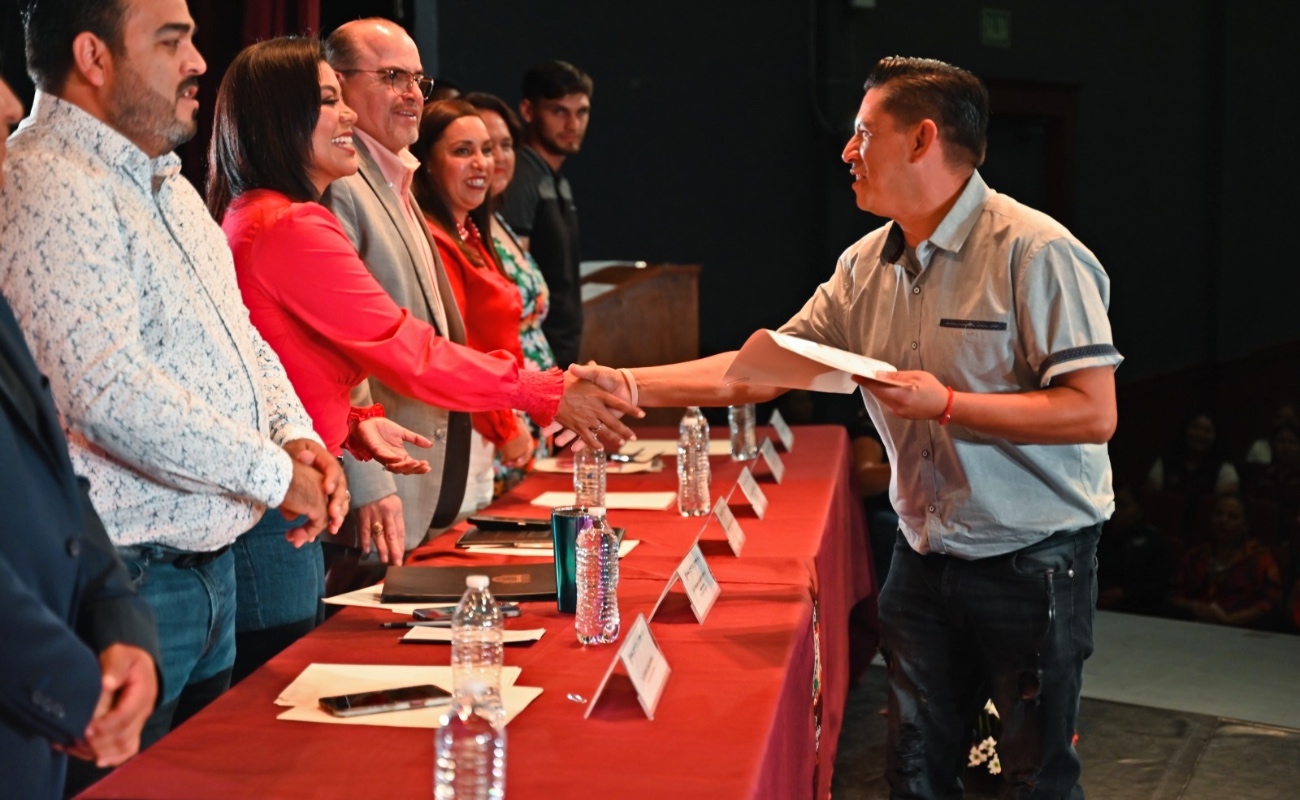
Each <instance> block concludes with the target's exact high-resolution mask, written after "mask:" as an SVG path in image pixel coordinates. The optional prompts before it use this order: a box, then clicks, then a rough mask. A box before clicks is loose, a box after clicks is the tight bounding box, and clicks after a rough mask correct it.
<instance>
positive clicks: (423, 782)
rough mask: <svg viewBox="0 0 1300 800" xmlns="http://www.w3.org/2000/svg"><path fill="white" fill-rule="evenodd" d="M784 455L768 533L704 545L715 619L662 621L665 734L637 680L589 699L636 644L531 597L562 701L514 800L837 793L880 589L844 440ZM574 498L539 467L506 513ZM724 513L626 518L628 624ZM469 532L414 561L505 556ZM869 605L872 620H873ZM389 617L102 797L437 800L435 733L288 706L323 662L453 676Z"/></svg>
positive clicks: (312, 645)
mask: <svg viewBox="0 0 1300 800" xmlns="http://www.w3.org/2000/svg"><path fill="white" fill-rule="evenodd" d="M796 437H797V438H796V443H795V447H794V450H793V452H790V453H782V457H783V460H784V461H785V463H786V473H785V479H784V481H783V482H782V483H780V484H777V483H775V482H774V481H773V480H772V479H771V477H770V476H768V475H767V473H766V472H765V471H764V470H763V469H759V470H758V476H759V482H760V485H761V486H762V488H763V490H764V492H765V493H766V494H767V496H768V498H769V500H770V507H769V509H768V512H767V515H766V517H765V518H764V519H762V520H760V519H758V518H757V517H756V516H754V514H753V513H752V510H751V509H749V507H748V506H747V505H746V504H745V503H744V501H743V497H742V496H741V495H740V492H739V491H736V492H735V494H734V496H733V497H732V503H733V506H734V507H735V510H736V512H737V518H738V520H739V521H740V523H741V525H742V527H743V528H744V530H745V533H746V535H747V537H748V541H747V544H746V546H745V549H744V552H743V554H742V556H741V557H739V558H736V557H734V556H733V555H732V554H731V551H730V549H729V547H728V545H727V543H726V540H725V537H724V536H723V533H722V530H721V527H720V526H719V525H718V523H717V522H716V521H714V522H711V523H709V524H708V527H707V528H705V531H704V534H703V537H702V538H701V540H700V545H701V549H702V550H703V552H704V554H705V556H706V558H707V560H708V562H709V565H710V568H711V569H712V571H713V573H714V575H715V576H716V578H717V580H718V583H719V584H720V586H721V589H722V592H721V595H720V597H719V599H718V601H717V603H716V605H715V606H714V607H713V610H712V611H711V613H710V615H709V617H708V618H707V620H706V621H705V623H704V624H703V625H700V624H697V623H696V621H695V618H694V616H693V615H692V613H691V611H690V608H689V604H688V602H687V600H686V598H685V595H684V594H683V590H682V588H681V586H680V585H679V586H678V587H676V588H675V589H674V590H673V594H671V595H670V596H669V599H668V600H667V601H666V602H665V603H664V605H663V607H661V608H660V610H659V612H658V613H657V614H656V615H655V617H654V619H653V620H652V622H651V626H650V627H651V630H652V632H653V634H654V636H655V638H656V640H657V641H658V643H659V645H660V647H661V648H662V649H663V651H664V655H665V657H666V658H667V661H668V664H669V666H670V667H671V668H672V676H671V678H670V679H669V681H668V684H667V687H666V689H665V691H664V694H663V697H662V699H661V701H660V704H659V708H658V710H657V712H656V715H655V719H654V720H653V721H651V720H648V719H646V718H645V716H644V715H643V713H642V712H641V710H640V707H639V706H638V705H637V703H636V700H635V696H634V694H633V690H632V687H631V684H630V681H628V680H627V679H626V678H625V677H622V676H617V677H616V678H615V680H613V681H612V682H611V684H610V686H609V688H608V689H607V690H606V693H605V696H604V697H603V698H602V700H601V702H600V703H599V704H598V705H597V706H596V708H595V710H594V711H593V713H592V716H591V718H590V719H583V714H584V713H585V711H586V710H587V706H586V705H585V704H584V703H582V702H581V701H582V700H583V699H589V698H590V697H591V696H592V694H593V693H594V692H595V690H596V688H597V685H598V684H599V682H600V679H601V677H602V676H603V675H604V674H605V671H606V669H607V667H608V666H609V664H610V662H611V660H612V659H613V658H614V656H615V653H616V650H617V645H611V646H605V647H586V648H584V647H581V646H580V645H578V643H577V641H576V639H575V638H574V634H573V617H572V615H567V614H559V613H558V612H557V611H556V610H555V605H554V603H553V602H536V603H526V604H524V606H523V614H522V615H521V617H520V618H518V619H517V620H512V621H510V623H509V627H520V628H537V627H544V628H545V629H546V634H545V636H543V638H542V639H541V640H540V641H538V642H536V643H534V644H531V645H527V646H509V647H507V648H506V663H507V664H508V665H517V666H519V667H521V668H522V671H523V672H522V676H521V677H520V679H519V683H520V684H521V685H528V686H540V687H542V689H543V693H542V695H541V696H540V697H539V698H538V699H537V700H535V701H534V702H533V703H532V704H531V705H530V706H529V707H528V708H527V709H526V710H525V711H524V712H523V713H522V714H520V715H519V716H518V717H517V718H516V719H515V720H514V721H513V722H511V724H510V725H509V727H508V729H507V736H508V748H509V749H508V762H507V763H508V767H507V793H508V796H509V797H511V798H512V799H513V800H529V799H530V798H536V799H537V800H554V799H555V798H566V797H583V798H605V797H609V798H632V799H637V798H647V799H648V798H662V797H710V798H738V799H739V798H746V799H748V798H772V800H792V799H793V798H813V797H815V798H826V797H828V796H829V787H830V779H831V768H832V765H833V763H834V760H835V750H836V746H837V742H838V737H839V732H840V727H841V723H842V716H843V709H844V700H845V698H846V696H847V693H848V688H849V684H850V682H851V680H852V678H853V677H854V674H855V672H856V670H858V669H861V668H863V667H865V663H866V660H865V658H861V657H860V656H863V655H867V654H869V653H870V651H871V649H872V648H874V645H875V630H874V625H873V623H874V605H873V603H874V600H873V598H874V594H875V587H874V582H873V578H872V574H871V568H870V562H869V559H868V555H867V553H868V546H867V539H866V532H865V529H864V525H863V520H862V514H861V509H860V503H859V502H858V500H857V497H856V494H855V492H854V490H853V487H852V485H851V478H850V475H851V470H850V448H849V444H848V441H847V437H846V436H845V434H844V431H843V429H841V428H835V427H817V426H813V427H800V428H796ZM665 461H666V462H667V463H666V469H665V470H664V471H663V472H659V473H639V474H631V475H611V476H610V478H609V489H610V491H655V490H664V489H666V488H675V484H676V477H675V475H676V473H675V470H674V464H673V460H672V459H671V458H668V459H665ZM741 466H742V465H739V464H735V463H732V462H731V461H729V460H728V459H726V458H725V457H723V458H718V457H715V458H713V459H712V467H713V490H714V492H715V497H716V496H717V494H718V493H722V492H729V491H731V490H732V487H734V486H735V483H736V479H737V477H738V475H739V473H740V469H741ZM566 488H567V489H569V490H571V488H572V482H571V479H569V478H568V477H567V476H563V475H543V474H534V475H533V476H531V477H530V478H529V479H528V480H527V481H525V482H524V484H523V485H521V486H520V487H519V488H517V489H516V490H515V491H514V492H512V493H510V494H508V495H506V496H505V497H504V498H502V499H501V500H500V501H498V503H497V504H496V505H495V506H494V507H493V509H492V510H493V512H494V513H501V514H518V515H530V516H544V515H545V514H546V511H545V510H544V509H540V508H538V507H535V506H531V505H529V503H528V501H529V500H530V499H531V498H534V497H536V496H537V495H538V494H540V493H541V492H543V491H554V490H565V489H566ZM706 519H708V518H690V519H687V518H682V517H680V516H678V515H677V514H676V513H675V510H670V511H659V512H633V511H611V512H610V520H611V523H612V524H614V525H617V526H620V527H625V528H626V529H627V536H628V538H633V539H637V540H639V541H640V542H641V544H640V545H639V546H638V548H637V549H636V550H634V551H633V552H632V553H631V555H629V556H628V557H627V558H625V559H624V560H623V561H622V564H621V568H620V571H621V582H620V584H619V608H620V613H621V615H622V619H623V623H624V630H627V628H628V627H629V626H630V625H631V623H632V621H633V620H635V619H636V616H637V615H638V614H642V613H644V614H647V615H648V614H649V613H650V611H651V609H652V608H653V606H654V603H655V601H656V600H657V599H658V598H659V596H660V593H661V592H662V590H663V588H664V586H665V585H666V583H667V579H668V577H669V576H670V575H671V574H672V571H673V569H674V568H675V567H676V566H677V564H678V563H679V562H680V561H681V559H682V557H683V556H684V555H685V554H686V552H687V551H688V550H689V548H690V546H691V544H692V542H694V541H695V539H696V537H697V535H699V533H700V530H701V528H702V527H704V526H705V524H706ZM456 535H457V532H455V531H453V532H449V533H448V534H446V535H444V536H442V537H439V538H438V539H437V540H435V541H434V542H432V543H430V544H429V545H428V546H426V547H425V548H422V549H421V550H419V551H417V552H416V554H415V559H414V560H413V563H427V564H457V565H463V564H468V563H490V561H491V560H492V559H493V558H495V559H496V560H498V561H499V560H500V558H501V557H491V556H482V555H470V554H466V553H464V552H463V551H456V550H455V548H454V540H455V536H456ZM855 607H857V608H856V611H855ZM393 619H396V617H394V615H393V614H391V613H390V612H388V611H383V610H371V609H363V608H346V609H344V610H343V611H341V612H340V613H338V614H337V615H335V616H334V617H333V618H331V619H330V620H329V621H328V622H326V623H325V624H324V625H323V626H321V627H320V628H318V629H317V630H316V631H314V632H313V633H312V634H310V635H309V636H307V637H305V638H304V639H302V640H300V641H299V642H298V643H296V644H294V645H293V646H291V647H290V648H289V649H287V650H286V651H284V652H283V653H281V654H280V655H279V656H277V657H276V658H275V659H273V660H272V661H271V662H270V663H268V664H267V665H266V666H265V667H263V668H262V669H261V670H259V671H258V672H256V673H254V674H253V675H252V676H250V677H249V678H247V679H246V680H245V681H243V682H242V683H240V684H239V685H238V686H236V687H234V688H233V689H232V690H231V691H230V692H228V693H227V694H225V695H224V696H222V697H221V698H219V699H218V700H217V701H216V702H214V703H213V704H212V705H211V706H209V707H208V708H207V709H205V710H204V711H202V712H201V713H199V714H198V715H196V716H195V717H193V718H192V719H191V720H189V721H188V722H186V723H185V724H184V725H182V726H181V727H180V728H178V729H177V730H176V731H174V732H172V733H171V734H169V735H168V736H167V737H165V738H164V739H163V740H162V741H160V742H159V743H158V744H156V745H154V747H152V748H151V749H150V750H148V751H147V752H145V753H143V754H141V755H140V756H138V757H136V758H135V759H133V760H132V761H130V762H129V763H127V764H126V765H124V766H123V767H121V768H120V769H118V770H117V771H116V772H114V773H113V774H112V775H110V776H109V777H108V778H107V779H105V780H104V781H102V782H100V783H99V784H96V785H95V786H93V787H91V788H90V789H89V790H88V791H87V792H85V793H84V794H83V795H81V796H82V797H85V798H133V799H138V800H146V799H151V798H200V799H201V798H233V797H240V798H245V797H246V798H313V799H316V798H354V797H360V796H368V797H384V798H406V797H427V796H429V792H430V791H431V785H432V762H433V758H432V757H433V745H432V732H430V731H427V730H418V729H405V728H384V727H371V726H366V727H351V726H336V725H319V724H310V723H299V722H282V721H279V720H276V719H275V717H276V715H277V714H279V713H280V712H281V711H282V709H281V708H280V707H278V706H276V705H274V704H273V701H274V698H275V697H276V696H277V695H278V694H279V692H280V691H281V690H282V689H283V688H284V687H285V686H286V685H287V684H288V683H289V682H290V681H292V680H293V679H294V678H295V677H296V676H297V675H298V674H299V673H300V672H301V671H302V670H303V669H304V668H305V667H306V666H307V665H308V664H311V663H314V662H316V663H319V662H327V663H353V664H447V663H448V662H449V651H450V650H449V647H448V646H447V645H441V644H434V645H401V644H398V642H397V639H398V634H400V633H401V632H400V631H392V630H381V629H380V628H379V626H378V623H379V622H381V621H389V620H393Z"/></svg>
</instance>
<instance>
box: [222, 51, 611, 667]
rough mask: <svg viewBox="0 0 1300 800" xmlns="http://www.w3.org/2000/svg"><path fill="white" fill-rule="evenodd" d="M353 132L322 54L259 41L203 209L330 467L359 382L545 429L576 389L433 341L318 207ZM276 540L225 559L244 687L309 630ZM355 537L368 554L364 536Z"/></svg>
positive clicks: (303, 591)
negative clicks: (376, 380) (524, 416)
mask: <svg viewBox="0 0 1300 800" xmlns="http://www.w3.org/2000/svg"><path fill="white" fill-rule="evenodd" d="M353 120H355V115H354V114H353V113H352V111H351V109H349V108H348V107H347V106H346V105H344V103H343V101H342V97H341V93H340V88H339V83H338V79H337V77H336V76H335V74H334V72H333V70H331V69H330V67H329V65H328V64H326V63H325V61H324V59H323V55H322V53H321V49H320V45H319V43H318V42H316V41H315V40H311V39H294V38H282V39H274V40H270V41H266V42H260V43H258V44H255V45H253V46H252V47H249V48H247V49H246V50H244V51H243V52H242V53H240V54H239V55H238V56H237V57H236V58H235V60H234V62H233V63H232V64H231V66H230V68H229V69H228V70H227V72H226V75H225V77H224V78H223V80H222V83H221V88H220V91H219V93H218V96H217V106H216V122H215V128H214V132H213V139H212V147H211V153H210V156H209V165H210V168H209V175H208V208H209V210H210V211H211V212H212V215H213V216H214V217H215V218H216V219H217V220H219V221H220V222H221V223H222V228H223V230H224V231H225V232H226V236H227V237H228V239H229V242H230V246H231V250H232V251H233V252H234V259H235V270H236V277H237V279H238V282H239V288H240V291H241V292H242V294H243V297H244V302H245V304H246V305H247V306H248V309H249V316H250V318H251V320H252V322H253V325H254V326H255V327H256V328H257V329H258V331H259V332H260V333H261V334H262V336H263V338H265V339H266V341H267V343H268V344H270V345H271V347H272V349H274V350H275V351H276V353H277V354H278V355H279V357H280V360H281V361H282V362H283V364H284V368H285V372H286V373H287V374H288V376H289V380H290V381H291V382H292V383H293V386H294V389H295V391H296V392H297V393H298V395H299V397H300V398H301V399H302V401H303V405H304V406H305V407H306V409H307V411H308V413H309V414H310V415H311V417H312V420H313V422H314V423H315V427H316V432H317V433H318V434H320V436H321V439H322V440H323V441H324V442H325V445H326V447H327V448H328V449H329V450H330V452H332V453H334V454H336V455H337V454H339V453H340V452H341V450H342V448H343V447H344V446H348V447H349V448H350V449H355V448H356V447H357V446H358V441H357V439H356V438H355V437H353V436H351V433H352V430H353V429H354V428H356V427H357V426H356V425H355V423H350V421H349V420H350V419H352V420H355V419H356V418H357V417H358V416H362V415H360V414H357V413H352V409H351V403H350V402H349V392H350V390H351V389H352V388H353V387H354V386H356V385H358V384H359V383H361V382H362V381H364V380H365V379H366V377H367V375H369V374H374V375H377V376H379V377H381V378H382V379H383V380H384V382H385V383H387V384H388V385H390V386H393V387H400V388H401V389H403V390H404V391H407V392H409V393H410V395H411V396H412V397H415V398H418V399H420V400H422V401H424V402H427V403H430V404H434V405H438V406H442V407H444V408H449V409H453V410H461V411H475V410H482V409H493V408H521V409H524V410H525V411H527V412H528V413H529V414H531V415H534V416H535V417H536V418H538V419H539V420H541V421H549V420H550V419H551V418H552V417H554V416H555V415H556V413H557V409H559V408H560V403H561V395H562V394H563V392H564V390H565V387H566V385H567V383H566V381H576V379H567V378H566V377H565V376H564V375H563V374H562V373H560V372H559V371H558V370H554V371H551V372H550V373H537V372H525V371H523V370H521V369H520V368H519V366H518V365H517V363H516V360H515V357H514V354H512V353H507V352H497V353H490V354H484V353H482V352H479V351H477V350H474V349H471V348H468V347H464V346H461V345H457V344H453V343H451V342H449V341H448V340H446V339H444V338H442V337H441V336H439V335H438V333H437V331H436V330H435V329H434V328H433V327H431V326H430V325H428V324H427V323H424V322H422V321H420V320H418V319H416V318H415V317H413V316H412V315H411V314H410V313H409V312H408V311H407V310H406V309H403V308H400V307H398V306H397V305H396V304H395V303H394V302H393V301H392V299H391V298H390V297H389V296H388V294H387V293H386V292H385V291H384V290H383V288H382V287H381V286H380V285H379V283H378V282H377V281H375V279H374V278H373V277H372V276H371V274H370V273H369V272H368V271H367V270H366V267H365V264H364V263H362V261H361V260H360V258H358V256H357V253H356V250H355V249H354V248H353V247H352V245H351V243H350V242H349V241H348V238H347V236H346V234H345V233H344V231H343V228H342V227H341V226H340V224H339V222H338V220H337V219H335V217H334V216H333V215H332V214H330V212H329V211H327V210H326V209H325V208H324V207H323V206H321V205H319V204H318V203H317V200H318V199H319V198H320V196H321V194H322V193H323V192H324V190H325V188H326V187H327V186H329V184H330V182H331V181H333V180H335V179H336V178H339V177H342V176H345V175H350V174H352V173H354V172H356V170H357V168H358V163H357V155H356V151H355V149H353V147H352V123H353ZM572 408H573V406H566V407H565V409H566V412H565V413H566V414H567V413H568V410H570V409H572ZM587 410H588V409H580V411H583V412H584V413H583V414H581V415H579V416H577V417H575V418H574V421H573V422H572V423H571V424H576V425H578V426H580V427H582V428H584V429H590V428H595V427H597V424H596V423H597V422H602V421H601V420H599V419H591V418H589V417H588V416H586V414H585V412H586V411H587ZM566 418H567V417H566ZM602 424H603V423H602ZM399 430H401V429H399ZM390 433H391V432H390ZM403 436H404V437H406V438H408V439H410V438H413V434H410V433H409V432H404V431H403V432H402V433H401V434H399V435H397V436H396V439H397V441H396V443H395V444H394V447H395V449H396V450H397V451H398V452H399V453H400V452H401V445H400V439H401V438H402V437H403ZM393 440H394V437H393V436H392V435H390V436H389V441H390V443H391V442H393ZM421 441H423V440H421ZM423 443H424V444H425V445H426V446H427V444H428V442H427V441H423ZM397 458H398V463H401V462H402V459H405V458H406V457H405V456H404V455H398V456H397ZM410 461H412V462H414V459H410ZM406 466H411V465H410V464H407V465H406ZM417 466H418V465H417ZM286 528H287V524H286V523H285V522H284V521H283V520H281V519H280V515H279V514H277V513H273V512H268V513H267V514H266V515H264V516H263V519H262V521H261V522H260V523H259V524H258V527H257V528H254V530H253V531H250V532H249V533H247V534H245V535H243V536H241V537H240V538H239V539H238V540H237V542H236V545H235V550H236V579H237V590H238V592H239V603H238V605H237V620H236V631H237V639H238V641H237V649H238V653H239V656H237V658H238V662H237V664H236V669H237V670H239V671H241V672H243V671H247V670H248V669H251V668H252V667H253V666H255V665H256V660H257V659H259V658H260V659H265V658H266V657H269V656H270V655H273V654H274V652H275V651H276V650H278V649H279V648H280V647H283V646H284V645H285V644H287V643H288V642H290V641H292V640H293V639H294V638H296V637H297V636H298V635H301V634H302V633H303V632H304V630H305V629H306V630H309V629H310V628H311V626H312V625H313V624H314V622H315V619H316V612H317V607H318V606H317V603H318V598H319V597H320V594H321V592H322V590H323V585H324V580H323V574H322V572H323V570H322V558H321V554H320V546H319V545H318V544H316V543H312V545H310V546H308V547H304V548H302V549H301V550H295V549H293V547H291V546H290V545H289V544H288V543H287V542H286V541H285V540H284V538H283V533H284V530H285V529H286ZM361 536H362V544H363V547H364V548H365V549H367V550H368V549H369V543H370V537H369V531H361ZM375 542H376V549H377V550H378V551H379V555H380V557H381V559H383V560H384V561H386V562H391V563H401V559H402V554H403V542H402V541H401V539H400V538H396V537H394V538H393V539H388V540H386V539H385V538H384V537H376V540H375ZM250 656H253V658H252V663H249V657H250Z"/></svg>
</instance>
